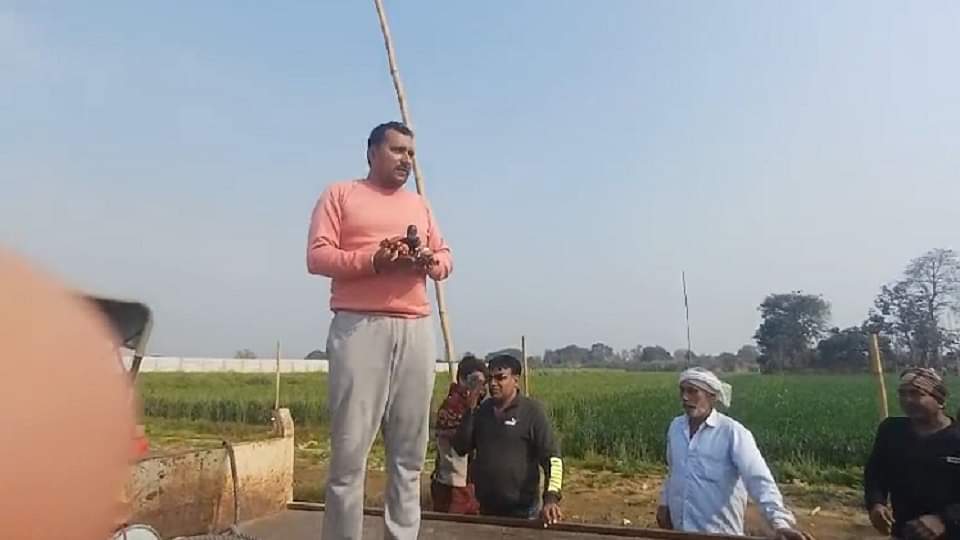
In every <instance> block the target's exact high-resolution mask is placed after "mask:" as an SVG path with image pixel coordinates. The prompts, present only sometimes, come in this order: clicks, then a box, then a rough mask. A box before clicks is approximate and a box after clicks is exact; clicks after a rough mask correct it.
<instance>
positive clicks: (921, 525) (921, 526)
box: [903, 514, 947, 540]
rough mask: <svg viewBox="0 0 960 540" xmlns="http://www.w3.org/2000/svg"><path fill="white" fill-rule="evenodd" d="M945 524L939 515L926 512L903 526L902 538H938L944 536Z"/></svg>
mask: <svg viewBox="0 0 960 540" xmlns="http://www.w3.org/2000/svg"><path fill="white" fill-rule="evenodd" d="M946 533H947V526H946V524H945V523H944V522H943V519H941V518H940V516H936V515H933V514H926V515H923V516H920V517H918V518H917V519H915V520H913V521H908V522H907V524H906V525H904V527H903V538H904V540H939V539H941V538H945V537H946Z"/></svg>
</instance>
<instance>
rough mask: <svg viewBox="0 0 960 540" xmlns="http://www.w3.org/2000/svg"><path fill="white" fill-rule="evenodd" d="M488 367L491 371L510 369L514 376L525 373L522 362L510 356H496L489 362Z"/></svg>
mask: <svg viewBox="0 0 960 540" xmlns="http://www.w3.org/2000/svg"><path fill="white" fill-rule="evenodd" d="M487 367H489V368H490V371H493V370H495V369H509V370H510V372H511V373H513V374H514V375H520V374H522V373H523V366H522V365H521V364H520V361H519V360H517V359H516V357H514V356H513V355H509V354H498V355H496V356H494V357H493V358H491V359H490V361H489V362H487Z"/></svg>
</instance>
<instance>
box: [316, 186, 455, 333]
mask: <svg viewBox="0 0 960 540" xmlns="http://www.w3.org/2000/svg"><path fill="white" fill-rule="evenodd" d="M408 225H416V226H417V231H419V235H420V239H421V241H422V242H423V245H425V246H427V247H429V248H430V249H431V250H433V253H434V256H435V257H436V259H437V261H438V262H439V264H437V265H435V266H432V267H431V268H430V270H429V272H428V274H429V275H430V277H431V278H433V279H435V280H437V281H440V280H443V279H446V278H447V276H449V275H450V272H451V270H452V269H453V259H452V257H451V255H450V248H449V247H447V244H446V242H445V241H444V239H443V235H442V234H441V233H440V229H439V228H438V227H437V222H436V221H435V220H434V218H433V212H432V211H431V209H430V205H429V203H427V201H426V199H425V198H423V197H421V196H420V195H418V194H417V193H415V192H411V191H408V190H406V189H402V188H401V189H398V190H396V191H390V190H387V189H385V188H382V187H380V186H377V185H375V184H373V183H371V182H368V181H366V180H352V181H347V182H337V183H334V184H333V185H331V186H329V187H328V188H327V189H326V190H325V191H324V192H323V195H321V196H320V199H319V200H318V201H317V204H316V206H315V207H314V209H313V216H312V218H311V220H310V234H309V237H308V239H307V270H308V271H309V272H310V273H311V274H319V275H323V276H327V277H329V278H332V282H331V286H330V292H331V296H330V309H332V310H333V311H338V310H344V311H359V312H365V313H378V314H384V315H391V316H396V317H406V318H416V317H425V316H427V315H429V314H430V301H429V300H428V298H427V286H426V279H425V276H424V274H418V273H413V272H410V273H399V272H398V273H391V274H377V273H376V272H374V270H373V254H374V253H376V252H377V250H378V249H379V248H380V241H381V240H383V239H384V238H392V237H394V236H404V235H405V234H406V231H407V226H408Z"/></svg>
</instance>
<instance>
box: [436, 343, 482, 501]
mask: <svg viewBox="0 0 960 540" xmlns="http://www.w3.org/2000/svg"><path fill="white" fill-rule="evenodd" d="M486 371H487V366H486V364H484V363H483V361H482V360H480V359H479V358H477V357H475V356H473V355H467V356H465V357H463V359H462V360H460V364H459V366H458V367H457V380H456V381H455V382H453V383H450V389H449V391H448V392H447V397H446V399H444V400H443V403H442V404H441V405H440V408H439V410H438V411H437V423H436V438H437V460H436V464H435V468H434V471H433V475H432V476H431V477H430V499H431V501H432V502H433V511H434V512H443V513H448V514H478V513H479V512H480V504H479V503H478V502H477V498H476V495H475V493H474V485H473V478H472V477H471V476H470V472H469V464H470V457H471V456H469V455H466V456H461V455H460V454H458V453H457V452H456V450H454V449H453V446H452V445H451V443H450V441H451V439H453V436H454V435H455V434H456V433H457V428H459V427H460V423H461V422H462V421H463V415H464V414H465V413H466V412H467V409H468V408H469V394H470V390H479V391H480V399H481V400H482V399H483V389H484V386H485V385H486Z"/></svg>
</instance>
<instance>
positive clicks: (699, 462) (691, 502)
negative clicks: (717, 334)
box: [657, 368, 812, 540]
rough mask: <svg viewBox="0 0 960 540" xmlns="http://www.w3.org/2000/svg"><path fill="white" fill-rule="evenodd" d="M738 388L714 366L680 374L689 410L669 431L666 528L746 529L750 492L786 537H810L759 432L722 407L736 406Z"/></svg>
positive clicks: (662, 509) (663, 505)
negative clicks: (720, 408)
mask: <svg viewBox="0 0 960 540" xmlns="http://www.w3.org/2000/svg"><path fill="white" fill-rule="evenodd" d="M732 390H733V389H732V388H731V386H730V385H729V384H727V383H725V382H723V381H721V380H720V379H719V378H718V377H717V376H716V375H714V374H713V373H712V372H710V371H708V370H706V369H703V368H690V369H688V370H686V371H684V372H683V373H681V374H680V401H681V405H682V406H683V410H684V414H682V415H680V416H678V417H676V418H674V419H673V422H671V423H670V427H669V429H668V430H667V465H668V467H669V472H668V475H667V478H666V479H665V480H664V483H663V489H662V492H661V497H660V506H659V507H658V508H657V524H658V525H659V526H660V527H662V528H665V529H676V530H680V531H687V532H705V533H719V534H728V535H738V536H742V535H743V534H744V511H745V510H746V506H747V495H748V494H749V496H750V497H751V498H753V500H754V501H755V502H756V503H757V505H758V506H759V507H760V510H761V513H762V514H763V516H764V518H766V520H767V522H768V523H769V524H770V526H771V527H772V528H773V529H774V530H775V531H776V536H775V538H778V539H781V540H807V539H810V538H812V537H811V536H809V535H807V534H806V533H803V532H801V531H798V530H796V529H794V525H795V523H796V520H795V518H794V516H793V514H792V513H791V512H790V511H789V510H787V508H786V507H785V506H784V503H783V496H782V495H781V494H780V489H779V488H778V487H777V483H776V482H775V481H774V479H773V475H772V474H771V473H770V469H769V468H768V467H767V463H766V461H765V460H764V459H763V456H762V455H760V450H759V449H758V448H757V444H756V441H754V438H753V434H752V433H751V432H750V431H749V430H748V429H747V428H746V427H744V426H743V425H742V424H740V422H737V421H736V420H734V419H733V418H730V417H729V416H727V415H725V414H723V413H721V412H719V411H718V410H717V405H718V404H719V405H722V406H723V407H729V406H730V400H731V397H732V395H731V394H732Z"/></svg>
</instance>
